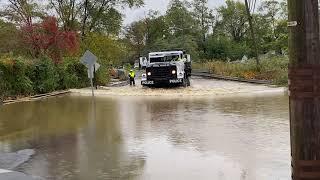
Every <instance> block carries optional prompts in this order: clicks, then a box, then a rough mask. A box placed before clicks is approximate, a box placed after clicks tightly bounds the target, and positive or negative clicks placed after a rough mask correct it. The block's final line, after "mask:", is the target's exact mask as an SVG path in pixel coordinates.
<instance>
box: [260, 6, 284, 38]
mask: <svg viewBox="0 0 320 180" xmlns="http://www.w3.org/2000/svg"><path fill="white" fill-rule="evenodd" d="M280 10H281V6H280V3H279V2H278V1H275V0H271V1H263V2H262V4H261V6H260V8H259V11H260V12H262V13H263V12H264V18H265V19H266V20H268V21H269V22H270V25H271V27H272V31H273V36H274V38H276V36H277V34H276V31H275V29H276V19H277V18H279V13H280Z"/></svg>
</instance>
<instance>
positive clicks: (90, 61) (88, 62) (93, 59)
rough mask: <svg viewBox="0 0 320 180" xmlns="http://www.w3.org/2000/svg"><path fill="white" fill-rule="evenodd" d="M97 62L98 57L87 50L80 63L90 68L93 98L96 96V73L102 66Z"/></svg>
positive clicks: (89, 76) (89, 75) (89, 74)
mask: <svg viewBox="0 0 320 180" xmlns="http://www.w3.org/2000/svg"><path fill="white" fill-rule="evenodd" d="M97 60H98V58H97V56H95V55H94V54H93V53H92V52H90V51H89V50H87V51H86V52H85V53H84V55H83V56H82V57H81V59H80V62H81V63H82V64H84V65H85V66H86V67H87V68H88V78H89V79H90V84H91V89H92V96H94V91H93V81H92V79H93V78H94V72H96V71H97V70H98V69H99V68H100V66H101V65H100V64H99V63H97Z"/></svg>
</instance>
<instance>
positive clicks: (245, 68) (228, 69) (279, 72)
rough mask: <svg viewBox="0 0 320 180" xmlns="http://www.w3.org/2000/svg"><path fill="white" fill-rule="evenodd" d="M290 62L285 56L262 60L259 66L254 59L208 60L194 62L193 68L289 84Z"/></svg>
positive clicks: (280, 84) (282, 84) (230, 75)
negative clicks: (236, 60)
mask: <svg viewBox="0 0 320 180" xmlns="http://www.w3.org/2000/svg"><path fill="white" fill-rule="evenodd" d="M288 63H289V60H288V58H287V57H284V56H281V57H280V56H274V57H270V58H265V59H262V60H261V63H260V66H259V68H258V67H257V65H256V62H255V61H254V60H253V59H250V60H248V61H247V62H244V63H241V62H223V61H217V60H213V61H207V62H206V63H201V64H199V63H194V64H193V69H204V70H208V71H209V72H210V73H213V74H217V75H222V76H229V77H238V78H244V79H257V80H269V81H272V83H273V84H275V85H279V86H287V84H288Z"/></svg>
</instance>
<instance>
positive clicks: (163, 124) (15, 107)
mask: <svg viewBox="0 0 320 180" xmlns="http://www.w3.org/2000/svg"><path fill="white" fill-rule="evenodd" d="M289 145H290V143H289V120H288V98H287V97H286V96H284V95H283V96H282V95H268V96H267V97H262V96H244V97H236V96H235V97H229V98H205V97H184V98H181V97H126V96H124V97H99V98H96V99H95V101H93V100H92V99H91V97H83V96H82V97H81V96H77V95H68V96H63V97H58V98H51V99H47V100H42V101H36V102H28V103H18V104H12V105H7V106H3V107H1V108H0V152H2V153H8V152H15V151H19V150H22V149H34V150H35V155H34V156H33V157H32V158H31V159H30V160H29V161H28V162H26V163H24V164H22V165H21V166H19V167H18V168H16V169H15V170H18V171H21V172H24V173H27V174H32V175H35V176H40V177H43V178H44V179H50V180H73V179H75V180H76V179H79V180H96V179H97V180H108V179H116V180H140V179H141V180H195V179H199V180H287V179H290V149H289V148H290V147H289Z"/></svg>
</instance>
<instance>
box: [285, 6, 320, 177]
mask: <svg viewBox="0 0 320 180" xmlns="http://www.w3.org/2000/svg"><path fill="white" fill-rule="evenodd" d="M288 9H289V22H288V28H289V33H290V35H289V58H290V66H289V91H290V93H289V96H290V133H291V156H292V179H293V180H309V179H310V180H311V179H312V180H316V179H320V59H319V58H320V56H319V51H320V43H319V14H318V0H288Z"/></svg>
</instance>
